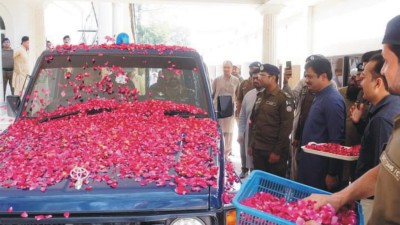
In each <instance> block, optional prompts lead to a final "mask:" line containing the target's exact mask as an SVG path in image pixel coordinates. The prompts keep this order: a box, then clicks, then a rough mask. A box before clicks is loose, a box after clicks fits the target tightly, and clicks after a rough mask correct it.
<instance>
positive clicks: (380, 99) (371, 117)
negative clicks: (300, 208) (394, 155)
mask: <svg viewBox="0 0 400 225" xmlns="http://www.w3.org/2000/svg"><path fill="white" fill-rule="evenodd" d="M384 62H385V60H384V59H383V57H382V55H381V54H378V55H375V56H373V57H372V58H371V60H370V62H369V63H368V64H367V65H366V66H365V69H364V72H363V73H362V75H361V76H362V77H363V78H364V79H363V81H362V83H361V85H362V88H363V91H364V96H363V97H364V99H366V100H368V101H369V102H371V103H372V106H371V108H370V109H369V112H368V117H367V125H366V127H365V130H364V135H363V137H362V140H361V151H360V158H359V159H358V161H357V167H356V172H355V178H356V179H357V178H359V177H361V176H362V175H363V174H364V173H366V172H367V171H368V170H370V169H372V168H373V167H375V166H376V165H378V164H379V157H380V155H381V153H382V150H383V145H384V144H385V143H386V142H387V141H388V140H389V137H390V135H391V134H392V131H393V118H394V117H395V116H396V115H397V114H399V113H400V98H399V97H398V96H394V95H390V93H389V90H388V84H387V81H386V78H385V77H384V76H382V75H381V74H380V71H381V69H382V66H383V64H384ZM363 108H364V105H363V104H361V105H360V108H359V109H357V108H355V109H354V110H353V111H352V114H351V119H352V120H353V122H354V123H357V122H358V121H359V120H360V116H361V114H362V110H363Z"/></svg>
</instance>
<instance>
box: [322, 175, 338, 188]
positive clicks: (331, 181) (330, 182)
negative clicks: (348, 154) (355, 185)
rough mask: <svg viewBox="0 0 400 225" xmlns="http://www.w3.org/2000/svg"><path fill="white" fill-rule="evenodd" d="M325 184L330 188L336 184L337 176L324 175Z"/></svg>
mask: <svg viewBox="0 0 400 225" xmlns="http://www.w3.org/2000/svg"><path fill="white" fill-rule="evenodd" d="M325 184H326V188H327V189H328V190H332V189H333V188H335V187H336V186H337V185H338V178H337V177H336V176H331V175H326V177H325Z"/></svg>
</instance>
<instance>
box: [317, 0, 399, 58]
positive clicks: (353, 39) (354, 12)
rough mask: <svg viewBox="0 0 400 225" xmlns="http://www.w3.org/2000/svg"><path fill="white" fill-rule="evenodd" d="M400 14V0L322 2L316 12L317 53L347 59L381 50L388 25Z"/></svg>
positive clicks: (332, 0)
mask: <svg viewBox="0 0 400 225" xmlns="http://www.w3.org/2000/svg"><path fill="white" fill-rule="evenodd" d="M398 14H400V1H399V0H380V1H377V0H352V1H344V0H340V1H334V0H331V1H325V2H321V3H320V4H318V5H316V6H314V10H313V26H314V28H313V29H314V32H313V34H314V37H313V38H314V43H313V50H314V52H320V53H322V54H325V55H343V54H352V53H363V52H366V51H370V50H374V49H379V48H381V47H382V46H381V41H382V37H383V34H384V31H385V28H386V24H387V22H388V21H389V20H390V19H391V18H393V17H394V16H396V15H398Z"/></svg>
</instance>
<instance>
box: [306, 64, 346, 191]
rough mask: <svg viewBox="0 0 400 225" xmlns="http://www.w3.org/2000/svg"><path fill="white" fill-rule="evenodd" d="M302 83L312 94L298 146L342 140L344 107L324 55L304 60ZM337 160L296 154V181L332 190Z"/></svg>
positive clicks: (335, 181) (335, 177)
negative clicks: (304, 83) (310, 104)
mask: <svg viewBox="0 0 400 225" xmlns="http://www.w3.org/2000/svg"><path fill="white" fill-rule="evenodd" d="M305 69H306V71H305V72H306V74H305V77H306V84H307V87H308V89H309V90H310V91H313V92H315V93H316V96H315V99H314V102H313V103H312V106H311V109H310V112H309V114H308V116H307V119H306V122H305V124H304V130H303V136H302V138H301V145H302V146H303V145H306V144H307V143H309V142H316V143H339V144H342V142H343V141H344V126H345V118H346V111H345V110H346V106H345V103H344V99H343V97H342V96H341V95H340V93H339V92H338V91H337V90H336V89H335V88H334V87H333V86H332V84H331V82H330V81H331V79H332V68H331V64H330V62H329V60H328V59H326V58H325V57H320V58H315V59H314V60H310V61H309V62H307V63H306V66H305ZM339 163H340V161H338V160H336V159H331V158H327V157H323V156H318V155H313V154H309V153H305V152H303V151H301V152H300V154H299V165H298V181H299V182H301V183H304V184H307V185H310V186H313V187H316V188H319V189H325V190H332V189H333V188H335V187H336V186H337V184H338V177H337V175H338V174H339V171H338V170H339V169H340V165H339Z"/></svg>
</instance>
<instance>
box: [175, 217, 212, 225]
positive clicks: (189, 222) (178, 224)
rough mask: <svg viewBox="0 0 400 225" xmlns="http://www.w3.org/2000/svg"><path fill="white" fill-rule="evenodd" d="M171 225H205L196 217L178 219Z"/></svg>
mask: <svg viewBox="0 0 400 225" xmlns="http://www.w3.org/2000/svg"><path fill="white" fill-rule="evenodd" d="M171 225H205V224H204V222H203V221H202V220H200V219H199V218H196V217H190V218H178V219H176V220H174V221H172V223H171Z"/></svg>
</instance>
